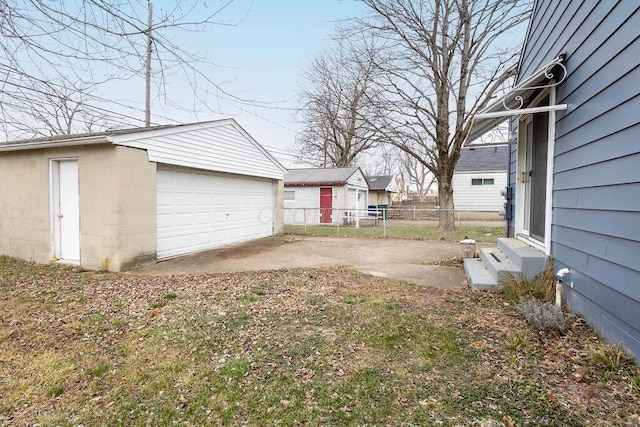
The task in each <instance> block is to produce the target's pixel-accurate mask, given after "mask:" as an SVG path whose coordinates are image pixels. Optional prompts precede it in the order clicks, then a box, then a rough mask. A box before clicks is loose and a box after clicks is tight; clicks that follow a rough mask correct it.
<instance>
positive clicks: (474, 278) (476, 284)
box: [464, 258, 498, 291]
mask: <svg viewBox="0 0 640 427" xmlns="http://www.w3.org/2000/svg"><path fill="white" fill-rule="evenodd" d="M464 272H465V273H466V274H467V280H469V283H470V284H471V289H473V290H474V291H478V290H483V291H488V290H492V289H496V288H497V287H498V282H497V281H496V279H495V278H494V277H493V276H492V275H491V273H489V270H487V269H486V267H485V266H484V264H483V263H482V260H481V259H480V258H465V259H464Z"/></svg>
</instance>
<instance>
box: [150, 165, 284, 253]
mask: <svg viewBox="0 0 640 427" xmlns="http://www.w3.org/2000/svg"><path fill="white" fill-rule="evenodd" d="M274 193H275V189H274V187H273V182H272V180H270V179H260V178H250V177H243V176H238V175H228V174H220V173H213V172H207V171H197V170H192V169H183V168H170V167H164V166H163V167H159V168H158V173H157V217H158V218H157V224H158V225H157V227H158V228H157V232H158V247H157V252H158V259H161V258H167V257H171V256H176V255H182V254H186V253H191V252H196V251H201V250H205V249H211V248H215V247H219V246H223V245H228V244H231V243H239V242H246V241H250V240H254V239H257V238H262V237H269V236H272V235H273V229H274V225H273V220H274Z"/></svg>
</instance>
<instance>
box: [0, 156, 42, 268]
mask: <svg viewBox="0 0 640 427" xmlns="http://www.w3.org/2000/svg"><path fill="white" fill-rule="evenodd" d="M0 195H2V196H1V197H0V254H1V255H9V256H12V257H16V258H21V259H24V260H27V261H34V262H40V263H46V262H49V258H50V255H51V235H50V211H49V167H48V161H47V159H45V158H44V157H43V156H42V150H38V151H37V152H16V151H13V152H6V153H2V154H0Z"/></svg>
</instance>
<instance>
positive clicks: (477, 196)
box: [451, 145, 509, 212]
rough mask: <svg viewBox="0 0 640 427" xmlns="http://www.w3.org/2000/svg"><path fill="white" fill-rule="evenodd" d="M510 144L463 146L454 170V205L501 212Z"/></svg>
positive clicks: (458, 207)
mask: <svg viewBox="0 0 640 427" xmlns="http://www.w3.org/2000/svg"><path fill="white" fill-rule="evenodd" d="M508 156H509V147H508V146H507V145H503V146H492V147H469V148H462V150H461V151H460V158H459V159H458V163H457V164H456V169H455V171H454V172H453V179H452V180H451V184H452V185H453V205H454V206H455V208H456V210H461V211H485V212H499V211H500V210H501V209H503V208H504V201H505V200H504V196H502V194H501V191H502V190H504V188H505V187H506V186H507V163H508Z"/></svg>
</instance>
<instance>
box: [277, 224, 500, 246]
mask: <svg viewBox="0 0 640 427" xmlns="http://www.w3.org/2000/svg"><path fill="white" fill-rule="evenodd" d="M498 224H499V225H496V226H457V227H456V230H455V231H451V232H442V231H438V227H437V226H425V225H416V226H406V225H402V226H393V225H387V227H386V231H385V229H384V228H383V227H382V225H378V226H377V227H360V228H355V227H344V226H340V227H336V226H332V225H307V226H306V227H305V226H304V225H285V226H284V232H285V234H306V235H312V236H341V237H385V232H386V237H388V238H392V239H415V240H451V241H458V240H462V239H465V238H468V239H474V240H476V241H478V242H496V241H497V239H498V237H504V234H505V232H504V225H503V224H501V223H498Z"/></svg>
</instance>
